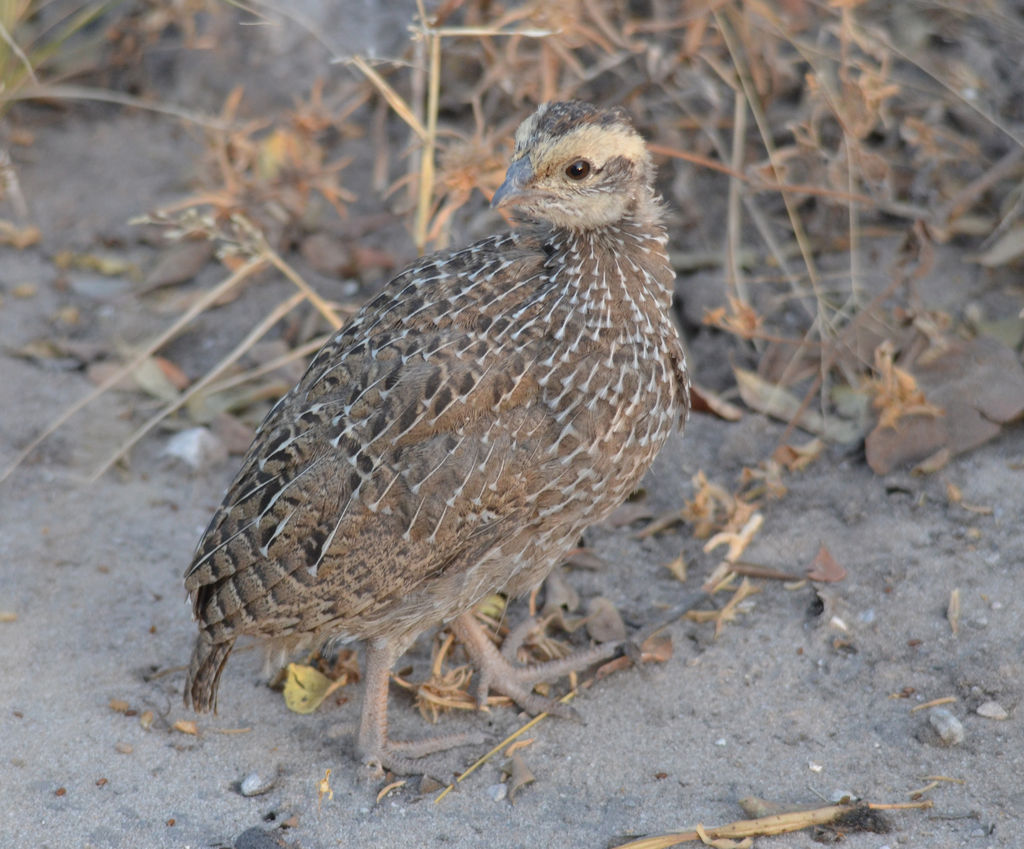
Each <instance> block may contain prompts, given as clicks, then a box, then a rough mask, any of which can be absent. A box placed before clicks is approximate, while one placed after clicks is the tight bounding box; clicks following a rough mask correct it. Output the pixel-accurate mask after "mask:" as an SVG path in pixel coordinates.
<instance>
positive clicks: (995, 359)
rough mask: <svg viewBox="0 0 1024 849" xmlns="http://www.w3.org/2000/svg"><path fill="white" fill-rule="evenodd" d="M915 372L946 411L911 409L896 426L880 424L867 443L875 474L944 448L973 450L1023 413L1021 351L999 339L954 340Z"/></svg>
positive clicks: (958, 451)
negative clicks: (939, 413) (939, 415)
mask: <svg viewBox="0 0 1024 849" xmlns="http://www.w3.org/2000/svg"><path fill="white" fill-rule="evenodd" d="M915 374H916V378H917V381H919V382H920V386H921V387H922V388H923V390H924V391H925V392H926V393H927V397H928V399H929V402H930V403H931V404H933V405H935V406H936V407H941V408H942V409H943V410H944V411H945V415H944V416H943V417H942V418H935V417H934V416H931V415H911V416H908V417H906V418H901V419H900V420H899V422H898V427H896V428H895V429H887V428H883V427H882V426H881V425H879V426H878V427H876V428H875V429H874V430H873V431H872V432H871V433H870V434H869V435H868V438H867V441H866V443H865V448H866V453H867V460H868V464H869V465H870V466H871V468H872V469H873V470H874V471H875V473H876V474H888V473H889V472H890V471H892V469H894V468H896V467H897V466H901V465H904V464H906V463H913V462H916V461H919V460H922V459H924V458H926V457H931V456H932V455H935V454H936V452H939V451H940V450H941V449H947V450H948V451H949V456H956V455H957V454H962V453H964V452H965V451H970V450H972V449H973V448H976V447H978V446H979V445H982V444H984V443H985V442H987V441H989V440H991V439H993V438H994V437H996V436H997V435H998V434H999V433H1000V432H1001V431H1002V425H1004V424H1008V423H1010V422H1012V421H1015V420H1016V419H1017V418H1019V417H1020V416H1021V414H1022V413H1024V366H1022V365H1021V363H1020V360H1019V358H1018V356H1017V355H1016V353H1014V352H1013V351H1012V350H1011V349H1009V348H1007V347H1006V346H1005V345H1002V344H1000V343H999V342H997V341H996V340H994V339H990V338H987V337H979V338H977V339H972V340H969V341H963V340H953V341H952V342H951V343H950V344H949V345H948V346H947V348H946V350H945V351H944V352H943V353H942V354H941V356H938V357H935V358H933V359H932V360H931V361H930V362H928V363H927V364H926V365H917V366H915ZM935 465H936V466H938V465H939V464H935Z"/></svg>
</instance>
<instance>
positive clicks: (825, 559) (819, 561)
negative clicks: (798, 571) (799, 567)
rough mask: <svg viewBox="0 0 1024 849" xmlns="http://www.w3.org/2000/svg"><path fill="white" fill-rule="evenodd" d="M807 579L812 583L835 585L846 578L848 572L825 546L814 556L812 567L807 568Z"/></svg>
mask: <svg viewBox="0 0 1024 849" xmlns="http://www.w3.org/2000/svg"><path fill="white" fill-rule="evenodd" d="M807 577H808V578H810V579H811V580H812V581H821V582H823V583H829V584H834V583H836V582H837V581H842V580H843V579H844V578H845V577H846V570H845V569H844V568H843V567H842V566H841V565H840V564H839V562H838V561H837V560H836V559H835V558H834V557H833V556H832V553H831V552H830V551H829V550H828V549H827V548H826V547H825V546H824V545H823V546H821V547H820V548H819V549H818V553H817V554H816V555H814V559H813V560H812V561H811V565H810V566H808V567H807Z"/></svg>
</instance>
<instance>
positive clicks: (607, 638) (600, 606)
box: [586, 596, 626, 643]
mask: <svg viewBox="0 0 1024 849" xmlns="http://www.w3.org/2000/svg"><path fill="white" fill-rule="evenodd" d="M586 623H587V633H588V634H590V637H591V639H593V640H596V641H597V642H599V643H607V642H612V641H617V640H624V639H626V624H625V623H624V622H623V621H622V615H621V614H620V613H619V611H618V609H617V608H616V607H615V605H614V604H612V602H611V601H610V600H609V599H607V598H605V597H604V596H596V597H595V598H592V599H590V601H589V602H588V603H587V619H586Z"/></svg>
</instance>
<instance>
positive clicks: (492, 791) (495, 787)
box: [487, 784, 508, 802]
mask: <svg viewBox="0 0 1024 849" xmlns="http://www.w3.org/2000/svg"><path fill="white" fill-rule="evenodd" d="M487 795H488V796H490V797H491V801H492V802H500V801H501V800H502V799H504V798H505V797H506V796H507V795H508V785H507V784H492V785H491V786H490V787H488V788H487Z"/></svg>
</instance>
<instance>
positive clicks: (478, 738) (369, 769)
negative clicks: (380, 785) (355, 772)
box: [359, 731, 486, 781]
mask: <svg viewBox="0 0 1024 849" xmlns="http://www.w3.org/2000/svg"><path fill="white" fill-rule="evenodd" d="M485 740H486V738H485V737H484V735H483V734H481V733H479V732H476V731H466V732H463V733H461V734H441V735H438V736H436V737H425V738H424V739H422V740H389V739H388V738H386V737H385V738H382V739H380V740H374V741H372V743H370V745H367V746H364V745H360V746H359V750H360V751H359V760H360V762H361V763H362V773H363V775H364V777H366V778H368V779H371V780H374V781H377V780H380V779H381V778H383V777H384V772H385V770H390V771H391V772H393V773H395V774H396V775H424V774H428V773H429V774H430V775H433V776H435V777H437V776H443V775H445V774H446V773H449V772H451V770H450V769H448V768H447V767H446V765H445V764H444V759H443V758H434V757H431V756H432V755H436V754H437V753H438V752H446V751H448V750H449V749H454V748H456V747H458V746H478V745H480V744H481V743H483V742H484V741H485Z"/></svg>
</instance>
